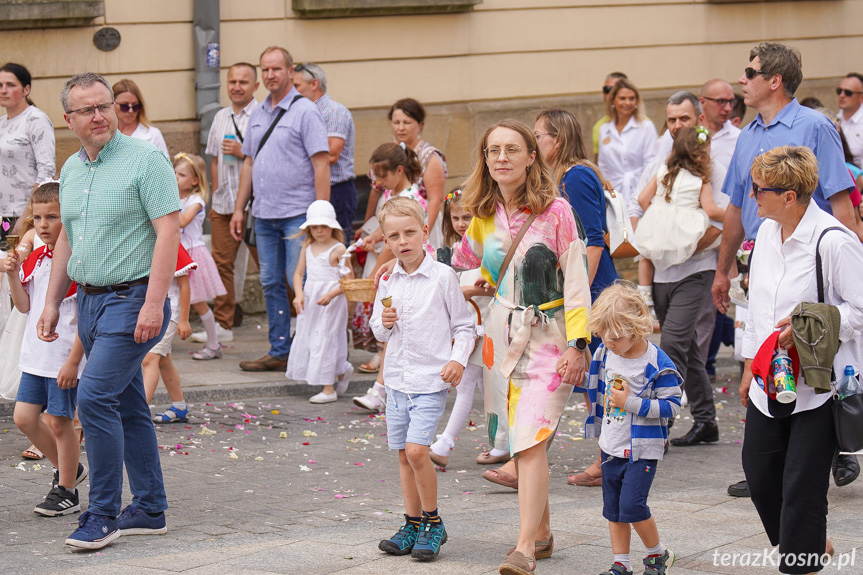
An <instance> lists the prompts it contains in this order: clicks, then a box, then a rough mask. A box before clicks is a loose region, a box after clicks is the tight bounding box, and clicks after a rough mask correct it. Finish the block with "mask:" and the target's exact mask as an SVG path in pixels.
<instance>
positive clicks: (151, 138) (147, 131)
mask: <svg viewBox="0 0 863 575" xmlns="http://www.w3.org/2000/svg"><path fill="white" fill-rule="evenodd" d="M132 137H133V138H138V139H139V140H144V141H145V142H150V143H151V144H153V145H154V146H156V147H157V148H159V149H160V150H162V153H163V154H165V157H166V158H168V159H169V160H170V159H171V156H170V155H169V154H168V146H167V145H166V144H165V138H164V137H163V136H162V132H161V131H159V128H157V127H156V126H145V125H144V124H142V123H141V122H138V127H137V128H135V131H134V132H132Z"/></svg>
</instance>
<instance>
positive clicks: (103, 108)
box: [66, 102, 114, 118]
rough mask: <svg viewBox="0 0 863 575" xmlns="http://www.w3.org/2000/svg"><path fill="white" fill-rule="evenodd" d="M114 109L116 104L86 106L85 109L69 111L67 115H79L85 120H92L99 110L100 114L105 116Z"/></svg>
mask: <svg viewBox="0 0 863 575" xmlns="http://www.w3.org/2000/svg"><path fill="white" fill-rule="evenodd" d="M113 109H114V102H108V103H107V104H99V105H98V106H85V107H83V108H78V109H77V110H69V111H68V112H66V113H67V114H78V115H79V116H82V117H84V118H90V117H92V116H93V115H95V114H96V110H99V113H100V114H101V115H103V116H104V115H105V114H107V113H108V112H109V111H111V110H113Z"/></svg>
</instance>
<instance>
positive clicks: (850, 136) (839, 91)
mask: <svg viewBox="0 0 863 575" xmlns="http://www.w3.org/2000/svg"><path fill="white" fill-rule="evenodd" d="M836 95H837V96H838V99H839V113H838V114H837V115H836V119H837V120H839V124H840V125H841V126H842V132H843V133H844V134H845V139H846V140H847V141H848V147H849V148H851V153H852V154H853V155H854V164H855V165H857V166H863V107H861V105H860V104H863V74H858V73H857V72H850V73H848V74H847V75H846V76H845V77H844V78H842V81H841V82H839V87H838V88H836Z"/></svg>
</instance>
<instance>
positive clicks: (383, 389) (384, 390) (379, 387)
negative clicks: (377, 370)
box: [372, 382, 387, 397]
mask: <svg viewBox="0 0 863 575" xmlns="http://www.w3.org/2000/svg"><path fill="white" fill-rule="evenodd" d="M372 389H373V390H375V391H377V392H378V395H379V396H380V397H386V395H387V388H386V387H384V386H383V385H381V384H380V383H378V382H375V384H374V386H373V387H372Z"/></svg>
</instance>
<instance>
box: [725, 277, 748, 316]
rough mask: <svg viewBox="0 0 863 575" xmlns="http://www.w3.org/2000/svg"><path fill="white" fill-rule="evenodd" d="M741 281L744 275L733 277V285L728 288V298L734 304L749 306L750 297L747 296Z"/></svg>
mask: <svg viewBox="0 0 863 575" xmlns="http://www.w3.org/2000/svg"><path fill="white" fill-rule="evenodd" d="M741 281H742V276H740V275H738V276H737V277H733V278H731V287H729V288H728V298H729V299H730V300H731V303H733V304H734V305H736V306H740V307H745V308H748V307H749V298H748V297H746V291H744V289H743V285H742V283H741Z"/></svg>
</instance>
